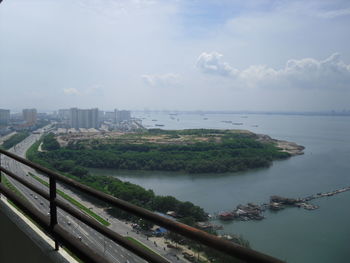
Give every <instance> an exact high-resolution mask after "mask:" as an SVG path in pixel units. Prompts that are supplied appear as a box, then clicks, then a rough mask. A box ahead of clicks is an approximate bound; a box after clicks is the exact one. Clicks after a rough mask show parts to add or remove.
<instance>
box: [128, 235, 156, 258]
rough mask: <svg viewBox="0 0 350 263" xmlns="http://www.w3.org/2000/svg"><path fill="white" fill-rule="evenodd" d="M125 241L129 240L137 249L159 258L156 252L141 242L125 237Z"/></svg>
mask: <svg viewBox="0 0 350 263" xmlns="http://www.w3.org/2000/svg"><path fill="white" fill-rule="evenodd" d="M125 238H126V239H128V240H130V241H131V242H133V243H135V244H136V245H138V246H139V247H141V248H143V249H146V250H148V251H149V252H151V253H153V254H155V255H157V256H161V255H159V254H158V253H157V252H155V251H154V250H152V249H150V248H149V247H148V246H146V245H145V244H143V243H142V242H140V241H138V240H137V239H135V238H133V237H130V236H127V237H125Z"/></svg>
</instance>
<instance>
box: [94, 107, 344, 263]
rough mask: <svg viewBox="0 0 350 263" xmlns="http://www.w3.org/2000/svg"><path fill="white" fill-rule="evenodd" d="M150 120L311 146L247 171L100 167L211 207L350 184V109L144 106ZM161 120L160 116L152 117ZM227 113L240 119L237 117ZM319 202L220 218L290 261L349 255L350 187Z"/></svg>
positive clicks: (339, 259) (341, 258)
mask: <svg viewBox="0 0 350 263" xmlns="http://www.w3.org/2000/svg"><path fill="white" fill-rule="evenodd" d="M138 117H145V118H146V119H144V120H143V124H144V125H148V126H150V127H154V125H155V124H156V123H157V124H164V125H165V126H164V127H162V128H164V129H184V128H225V129H247V130H251V131H253V132H255V133H262V134H267V135H270V136H271V137H273V138H276V139H282V140H287V141H293V142H296V143H298V144H301V145H303V146H305V147H306V149H305V154H304V155H301V156H296V157H292V158H290V159H288V160H284V161H276V162H274V163H273V165H272V166H271V167H270V168H267V169H258V170H253V171H248V172H243V173H227V174H205V175H191V174H183V173H166V172H125V171H113V170H98V171H95V173H97V174H105V175H112V176H116V177H118V178H120V179H121V180H124V181H129V182H132V183H135V184H139V185H141V186H143V187H145V188H147V189H153V191H154V192H155V193H156V194H159V195H173V196H175V197H177V198H178V199H180V200H187V201H191V202H193V203H195V204H197V205H200V206H201V207H203V208H204V209H205V210H206V211H207V212H209V213H215V212H220V211H224V210H232V209H234V208H235V207H236V206H237V205H238V204H246V203H248V202H255V203H263V202H268V201H269V197H270V196H271V195H275V194H277V195H282V196H285V197H292V198H297V197H304V196H306V195H309V194H315V193H318V192H325V191H330V190H334V189H338V188H341V187H344V186H349V185H350V117H329V116H327V117H325V116H286V115H250V114H249V115H240V114H205V115H199V114H179V115H177V116H174V117H173V118H170V116H169V115H168V114H164V113H159V114H155V113H152V114H144V115H140V114H139V115H138ZM152 120H157V121H152ZM222 121H233V122H234V123H243V125H233V124H230V123H224V122H222ZM313 203H315V204H318V205H319V206H320V208H319V209H318V210H315V211H306V210H303V209H298V208H290V209H285V210H283V211H280V212H276V213H270V212H267V213H265V216H266V219H265V220H262V221H257V222H255V221H249V222H224V223H223V222H217V223H220V224H224V232H226V233H234V234H241V235H243V237H244V238H246V239H248V240H249V242H250V244H251V246H252V248H254V249H256V250H259V251H262V252H265V253H269V254H271V255H273V256H276V257H278V258H281V259H284V260H287V261H288V262H318V263H320V262H349V261H348V259H349V258H350V191H349V192H345V193H342V194H339V195H336V196H333V197H328V198H322V199H319V200H316V201H313Z"/></svg>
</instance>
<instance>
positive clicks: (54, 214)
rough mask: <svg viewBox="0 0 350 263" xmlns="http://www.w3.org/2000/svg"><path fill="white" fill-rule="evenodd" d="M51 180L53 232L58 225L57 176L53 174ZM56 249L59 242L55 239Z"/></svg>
mask: <svg viewBox="0 0 350 263" xmlns="http://www.w3.org/2000/svg"><path fill="white" fill-rule="evenodd" d="M49 178H50V179H49V182H50V229H51V231H52V232H53V228H54V227H55V225H57V206H56V203H55V199H56V178H55V177H54V176H52V175H50V177H49ZM54 240H55V250H56V251H57V250H58V249H59V244H58V242H57V240H56V239H55V237H54Z"/></svg>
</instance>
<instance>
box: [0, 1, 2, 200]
mask: <svg viewBox="0 0 350 263" xmlns="http://www.w3.org/2000/svg"><path fill="white" fill-rule="evenodd" d="M0 2H1V1H0ZM1 158H2V154H1V153H0V167H1ZM1 179H2V172H1V171H0V184H1V183H2V181H1ZM0 198H1V193H0Z"/></svg>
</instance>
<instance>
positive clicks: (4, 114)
mask: <svg viewBox="0 0 350 263" xmlns="http://www.w3.org/2000/svg"><path fill="white" fill-rule="evenodd" d="M9 120H10V110H4V109H0V125H8V123H9Z"/></svg>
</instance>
